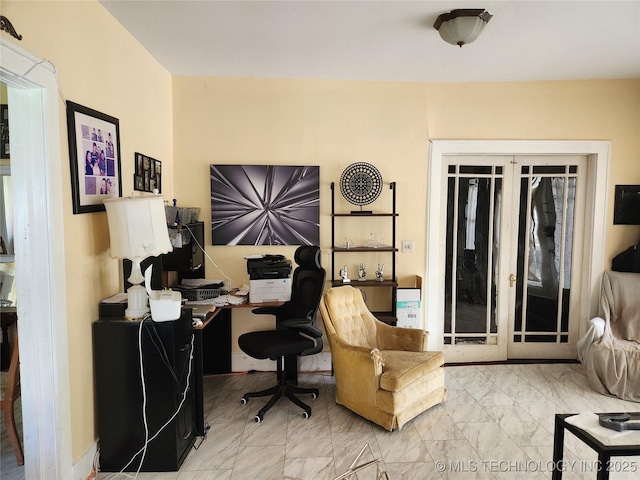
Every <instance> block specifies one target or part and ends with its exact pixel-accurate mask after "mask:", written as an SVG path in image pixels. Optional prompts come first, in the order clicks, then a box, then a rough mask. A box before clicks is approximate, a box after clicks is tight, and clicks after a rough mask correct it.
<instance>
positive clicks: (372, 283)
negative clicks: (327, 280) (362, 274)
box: [331, 279, 398, 287]
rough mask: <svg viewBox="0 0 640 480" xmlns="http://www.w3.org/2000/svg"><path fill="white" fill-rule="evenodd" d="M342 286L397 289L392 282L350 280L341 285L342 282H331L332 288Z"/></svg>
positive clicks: (394, 282)
mask: <svg viewBox="0 0 640 480" xmlns="http://www.w3.org/2000/svg"><path fill="white" fill-rule="evenodd" d="M342 285H351V286H352V287H397V286H398V282H396V281H393V280H385V281H384V282H377V281H375V280H365V281H364V282H361V281H359V280H358V279H351V283H342V280H331V286H332V287H340V286H342Z"/></svg>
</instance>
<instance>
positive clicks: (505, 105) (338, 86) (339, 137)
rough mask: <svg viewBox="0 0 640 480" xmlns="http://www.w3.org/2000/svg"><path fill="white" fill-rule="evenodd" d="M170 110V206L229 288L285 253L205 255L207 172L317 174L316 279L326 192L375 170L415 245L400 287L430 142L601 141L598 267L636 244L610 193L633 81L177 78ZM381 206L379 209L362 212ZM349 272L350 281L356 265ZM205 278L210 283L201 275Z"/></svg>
mask: <svg viewBox="0 0 640 480" xmlns="http://www.w3.org/2000/svg"><path fill="white" fill-rule="evenodd" d="M173 99H174V106H173V108H174V147H175V148H174V155H175V166H176V171H175V183H174V186H175V192H176V196H177V197H178V199H179V203H180V204H181V205H183V206H197V207H201V208H202V214H201V217H200V218H201V220H204V221H205V222H206V225H207V226H206V227H205V232H206V234H205V241H206V243H207V244H209V246H208V247H207V252H208V253H209V254H210V255H211V256H212V257H213V258H214V259H215V261H216V262H217V263H218V264H219V265H220V267H221V268H222V269H223V270H224V271H225V272H226V273H228V274H229V275H230V276H232V277H233V278H232V280H233V284H234V285H236V286H237V285H239V284H241V283H245V282H246V281H247V279H248V277H247V274H246V268H245V261H244V259H243V258H242V257H243V256H244V255H247V254H250V253H274V252H276V251H277V252H283V253H285V254H287V255H289V257H290V258H291V257H292V255H293V250H294V248H277V247H244V246H236V247H213V246H210V243H211V235H210V231H209V228H210V219H209V216H210V205H209V197H210V191H209V189H210V186H209V176H208V171H209V170H208V167H209V165H210V164H214V163H220V164H301V165H320V167H321V169H320V177H321V227H320V228H321V246H322V248H323V252H324V256H323V262H324V265H325V266H326V267H327V268H330V267H331V265H330V256H329V248H330V243H331V239H330V216H329V214H330V189H329V184H330V182H332V181H334V182H337V181H339V178H340V174H341V173H342V171H343V169H344V168H345V167H346V166H347V165H349V164H351V163H353V162H358V161H365V162H370V163H372V164H374V165H375V166H376V167H377V168H378V169H379V170H380V172H381V174H382V176H383V178H384V180H385V181H386V182H390V181H396V182H397V185H398V211H399V213H400V216H399V218H398V235H397V240H398V241H401V240H415V253H411V254H410V253H399V254H398V276H399V279H400V282H401V284H409V283H410V282H411V281H412V278H413V276H414V275H416V274H418V275H422V274H423V270H424V265H425V257H424V250H425V227H424V225H425V219H426V211H425V203H426V200H425V199H426V196H425V181H426V175H427V168H426V167H427V159H428V148H429V140H430V139H501V140H502V139H526V140H611V142H612V158H611V175H610V198H609V201H610V205H611V208H610V209H609V213H608V219H607V224H608V225H610V226H609V228H608V231H607V242H606V245H604V246H603V247H604V248H605V250H606V256H607V258H609V259H610V258H611V257H613V255H615V254H616V253H617V252H619V251H621V250H622V249H624V248H626V247H627V246H629V245H631V244H632V243H634V242H637V241H638V238H639V237H640V228H639V227H637V226H618V225H616V226H614V225H613V186H614V185H615V184H621V183H640V135H638V133H639V132H640V80H619V81H565V82H522V83H468V84H465V83H400V82H395V83H394V82H391V83H387V82H358V81H330V80H317V81H312V80H266V79H246V78H240V79H238V78H228V79H225V78H208V77H207V78H205V77H202V78H195V77H177V78H174V82H173ZM337 199H338V200H339V201H341V195H340V194H339V193H338V195H337ZM341 204H342V207H343V208H344V209H345V210H348V209H349V206H348V205H344V202H342V201H341ZM387 205H389V203H388V202H387V201H386V200H384V199H380V200H379V201H378V202H376V203H374V204H373V207H374V210H385V209H386V208H387ZM381 222H383V221H382V220H381ZM360 225H361V224H360V223H358V227H353V230H352V231H350V232H349V237H350V239H351V240H352V241H355V242H356V243H357V242H359V241H361V240H364V239H366V238H368V236H369V234H370V233H371V232H374V233H377V234H380V232H384V233H386V232H387V231H388V229H386V226H385V224H376V223H375V222H374V221H373V220H372V223H370V224H367V225H366V226H364V227H360ZM384 233H382V235H384ZM387 238H388V237H387ZM336 240H337V241H340V240H342V239H341V237H337V238H336ZM341 258H342V257H341ZM341 261H342V260H341ZM375 261H376V260H372V261H371V264H372V265H375V263H374V262H375ZM349 268H350V271H351V272H354V273H355V262H354V263H353V264H351V265H349ZM369 269H370V270H371V267H369ZM207 275H208V276H211V277H214V278H215V277H217V276H218V273H217V272H215V269H214V268H213V267H212V266H211V265H207ZM426 288H428V286H426ZM248 316H249V314H246V315H245V316H244V317H241V318H239V321H238V322H234V336H235V335H237V334H239V333H241V332H242V331H245V330H251V329H254V328H256V326H255V325H254V324H252V322H250V321H243V320H248ZM257 328H260V327H257ZM234 348H235V350H236V351H238V350H237V347H235V344H234Z"/></svg>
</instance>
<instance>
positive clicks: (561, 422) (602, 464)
mask: <svg viewBox="0 0 640 480" xmlns="http://www.w3.org/2000/svg"><path fill="white" fill-rule="evenodd" d="M574 415H576V414H575V413H560V414H556V420H555V431H554V435H553V474H552V476H551V479H552V480H561V479H562V468H561V464H562V460H563V457H564V431H565V430H568V431H570V432H571V433H573V434H574V435H575V436H576V437H578V438H579V439H580V440H582V441H583V442H584V443H586V444H587V445H588V446H589V447H591V448H592V449H593V450H595V451H596V453H597V454H598V466H599V468H598V474H597V477H596V478H597V480H607V479H608V478H609V472H610V462H611V457H632V456H636V455H640V445H635V444H633V445H606V444H604V443H602V442H601V441H600V440H598V439H597V438H595V437H593V436H592V435H590V434H589V433H587V432H586V431H585V430H583V429H582V428H580V427H576V426H575V425H572V424H570V423H568V422H567V420H566V419H567V418H569V417H572V416H574Z"/></svg>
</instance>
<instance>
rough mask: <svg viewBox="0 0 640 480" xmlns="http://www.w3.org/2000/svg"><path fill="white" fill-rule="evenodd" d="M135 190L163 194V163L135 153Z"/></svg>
mask: <svg viewBox="0 0 640 480" xmlns="http://www.w3.org/2000/svg"><path fill="white" fill-rule="evenodd" d="M133 189H134V190H138V191H140V192H153V191H154V190H155V189H158V193H162V162H161V161H160V160H156V159H155V158H151V157H150V156H148V155H144V154H142V153H139V152H136V153H135V173H134V174H133Z"/></svg>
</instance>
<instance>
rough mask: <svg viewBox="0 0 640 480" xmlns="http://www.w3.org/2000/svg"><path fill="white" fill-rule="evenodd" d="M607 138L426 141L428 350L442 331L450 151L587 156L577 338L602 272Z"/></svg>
mask: <svg viewBox="0 0 640 480" xmlns="http://www.w3.org/2000/svg"><path fill="white" fill-rule="evenodd" d="M610 152H611V142H609V141H596V140H594V141H589V140H584V141H582V140H571V141H564V140H431V141H430V142H429V160H428V166H427V209H426V210H427V219H426V233H425V238H426V255H425V260H426V265H425V273H424V277H423V278H425V279H426V282H425V284H426V285H427V288H425V290H424V304H425V312H424V315H425V316H424V318H425V324H424V328H425V330H427V331H430V332H432V334H431V335H429V337H428V348H429V349H432V350H442V349H443V347H444V345H443V343H444V342H443V335H441V333H442V332H443V331H444V288H445V285H444V278H445V275H444V273H445V265H444V262H443V261H442V260H443V256H442V252H443V251H445V248H446V244H445V242H446V235H445V233H446V231H445V230H444V227H445V226H446V220H447V219H446V204H445V205H442V202H441V199H442V195H443V188H446V183H443V182H442V178H443V175H444V174H445V173H446V157H447V156H449V155H474V156H477V155H498V156H500V155H504V156H526V155H585V156H586V157H587V191H588V192H591V194H590V195H588V196H587V201H586V211H585V225H584V228H585V232H586V233H585V236H584V262H583V266H582V272H583V282H582V284H581V285H582V287H581V290H580V292H579V295H580V303H579V305H580V315H579V318H583V319H584V320H583V321H582V322H581V323H580V328H579V337H581V336H582V335H584V332H585V331H586V324H587V319H589V318H591V317H592V316H594V315H595V314H596V313H597V309H598V298H599V293H600V280H601V275H602V272H603V270H604V249H603V248H602V246H603V245H604V244H605V237H606V219H607V218H608V215H607V212H608V211H609V210H608V204H609V198H608V195H607V188H608V185H609V163H610Z"/></svg>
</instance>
